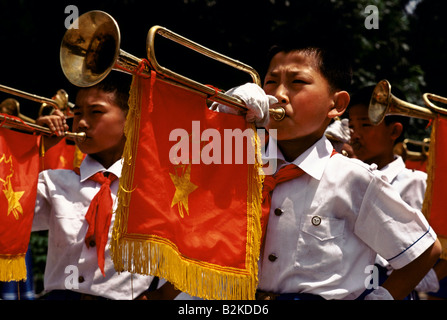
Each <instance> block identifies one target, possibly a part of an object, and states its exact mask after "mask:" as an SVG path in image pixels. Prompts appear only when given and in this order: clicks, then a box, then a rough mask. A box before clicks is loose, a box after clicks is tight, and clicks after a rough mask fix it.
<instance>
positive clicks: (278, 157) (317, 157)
mask: <svg viewBox="0 0 447 320" xmlns="http://www.w3.org/2000/svg"><path fill="white" fill-rule="evenodd" d="M333 149H334V147H333V146H332V144H331V143H330V141H329V140H328V139H327V138H326V137H325V136H324V135H323V136H322V137H321V138H320V140H318V141H317V142H316V143H315V144H314V145H312V146H311V147H310V148H309V149H307V150H306V151H304V152H303V153H302V154H301V155H300V156H299V157H298V158H296V159H295V160H293V161H292V162H291V163H293V164H295V165H296V166H298V167H300V168H301V169H303V171H304V172H306V173H307V174H308V175H310V176H311V177H313V178H315V179H317V180H320V179H321V177H322V176H323V172H324V169H325V167H326V163H327V161H328V160H329V158H330V156H331V154H332V150H333ZM275 152H276V153H275ZM262 159H263V161H264V163H265V162H266V161H268V162H270V161H277V169H279V168H280V167H281V166H283V165H287V164H289V163H288V162H287V161H286V160H285V159H284V156H283V154H282V153H281V150H280V149H279V148H278V145H277V142H276V140H274V139H273V138H272V137H270V138H269V143H268V145H267V148H266V152H265V154H264V155H263V157H262Z"/></svg>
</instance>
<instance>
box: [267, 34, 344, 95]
mask: <svg viewBox="0 0 447 320" xmlns="http://www.w3.org/2000/svg"><path fill="white" fill-rule="evenodd" d="M290 38H292V37H287V39H285V40H281V39H280V38H279V37H278V38H277V39H276V43H275V44H274V45H273V46H272V47H271V48H270V50H269V52H268V55H267V61H266V62H267V65H266V67H265V68H264V70H268V67H269V64H270V62H271V60H272V58H273V57H274V56H275V55H276V54H277V53H280V52H284V53H289V52H293V51H299V52H303V53H306V54H313V55H315V57H316V58H317V61H318V63H319V65H318V67H319V70H320V72H321V74H322V75H323V76H324V77H325V78H326V80H327V81H328V83H329V86H330V89H331V90H332V91H336V90H346V91H349V90H350V88H351V82H352V66H351V53H350V52H351V51H350V45H349V43H348V42H347V41H345V42H344V40H342V38H340V37H336V38H335V37H334V35H332V34H330V33H322V34H318V33H311V34H309V33H305V34H295V35H294V36H293V40H290ZM336 41H337V42H336Z"/></svg>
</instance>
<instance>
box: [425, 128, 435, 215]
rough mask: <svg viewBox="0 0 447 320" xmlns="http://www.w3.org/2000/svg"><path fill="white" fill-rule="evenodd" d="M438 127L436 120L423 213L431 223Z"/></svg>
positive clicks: (432, 134) (431, 138)
mask: <svg viewBox="0 0 447 320" xmlns="http://www.w3.org/2000/svg"><path fill="white" fill-rule="evenodd" d="M437 126H438V121H437V120H436V119H435V120H434V121H433V126H432V129H431V135H430V147H429V150H430V153H429V155H428V159H427V188H426V190H425V196H424V202H423V204H422V213H423V214H424V216H425V218H426V219H427V221H430V211H431V204H432V194H433V181H434V178H435V165H436V161H435V160H436V131H437V130H436V129H437Z"/></svg>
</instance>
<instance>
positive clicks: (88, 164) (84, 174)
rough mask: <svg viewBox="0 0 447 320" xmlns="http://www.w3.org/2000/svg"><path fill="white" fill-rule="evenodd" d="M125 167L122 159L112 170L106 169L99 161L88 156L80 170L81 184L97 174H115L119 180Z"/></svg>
mask: <svg viewBox="0 0 447 320" xmlns="http://www.w3.org/2000/svg"><path fill="white" fill-rule="evenodd" d="M122 167H123V160H122V159H120V160H118V161H116V162H115V163H114V164H113V165H112V166H111V167H110V168H108V169H106V168H104V167H103V165H102V164H100V163H99V162H98V161H96V160H95V159H93V158H92V157H90V156H89V155H87V156H86V157H85V159H84V161H82V163H81V166H80V168H79V171H80V177H81V182H84V181H85V180H87V179H88V178H90V177H91V176H93V175H94V174H95V173H97V172H110V173H113V174H114V175H115V176H117V177H118V178H120V177H121V169H122Z"/></svg>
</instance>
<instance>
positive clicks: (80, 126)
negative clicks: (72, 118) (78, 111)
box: [74, 118, 88, 131]
mask: <svg viewBox="0 0 447 320" xmlns="http://www.w3.org/2000/svg"><path fill="white" fill-rule="evenodd" d="M74 126H76V129H77V130H78V131H84V130H85V129H87V128H88V123H87V121H86V120H85V119H84V118H82V119H80V120H79V121H78V123H77V124H76V125H74Z"/></svg>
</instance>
